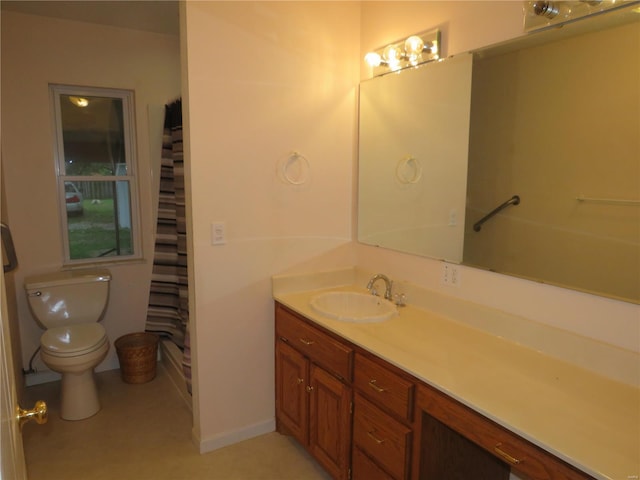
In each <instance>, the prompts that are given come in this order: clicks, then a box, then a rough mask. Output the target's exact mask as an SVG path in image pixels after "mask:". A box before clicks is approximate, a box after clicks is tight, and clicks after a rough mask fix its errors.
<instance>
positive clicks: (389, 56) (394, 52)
mask: <svg viewBox="0 0 640 480" xmlns="http://www.w3.org/2000/svg"><path fill="white" fill-rule="evenodd" d="M382 56H383V57H384V59H385V60H386V61H387V62H389V63H398V62H399V61H400V60H402V57H403V56H404V52H403V51H402V50H400V49H399V48H398V47H397V46H396V45H388V46H387V47H386V48H385V49H384V51H383V52H382Z"/></svg>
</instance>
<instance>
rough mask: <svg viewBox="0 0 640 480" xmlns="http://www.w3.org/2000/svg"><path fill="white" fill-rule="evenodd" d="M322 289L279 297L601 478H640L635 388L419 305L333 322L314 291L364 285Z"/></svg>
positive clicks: (639, 406)
mask: <svg viewBox="0 0 640 480" xmlns="http://www.w3.org/2000/svg"><path fill="white" fill-rule="evenodd" d="M324 287H325V288H324V290H307V291H302V292H300V291H297V292H287V291H286V289H284V290H283V291H277V290H276V289H275V288H274V298H275V300H277V301H278V302H280V303H282V304H283V305H285V306H287V307H289V308H291V309H292V310H294V311H296V312H298V313H299V314H301V315H303V316H305V317H307V318H309V319H310V320H312V321H314V322H316V323H317V324H318V325H321V326H323V327H325V328H327V329H328V330H330V331H332V332H334V333H336V334H338V335H340V336H342V337H343V338H345V339H347V340H348V341H350V342H352V343H354V344H356V345H358V346H360V347H362V348H364V349H366V350H368V351H370V352H372V353H374V354H376V355H378V356H379V357H381V358H383V359H384V360H386V361H388V362H389V363H391V364H394V365H396V366H398V367H400V368H402V369H403V370H405V371H406V372H408V373H410V374H412V375H413V376H415V377H417V378H419V379H420V380H422V381H424V382H425V383H427V384H429V385H431V386H433V387H435V388H437V389H438V390H440V391H442V392H445V393H447V394H448V395H449V396H451V397H453V398H455V399H457V400H459V401H460V402H462V403H464V404H465V405H467V406H469V407H471V408H472V409H474V410H475V411H477V412H479V413H481V414H483V415H485V416H486V417H488V418H490V419H492V420H494V421H495V422H497V423H498V424H500V425H502V426H504V427H506V428H508V429H509V430H511V431H513V432H515V433H517V434H518V435H520V436H522V437H524V438H526V439H527V440H529V441H531V442H532V443H534V444H536V445H538V446H540V447H542V448H543V449H545V450H547V451H549V452H551V453H553V454H554V455H556V456H557V457H559V458H561V459H563V460H565V461H566V462H568V463H569V464H571V465H574V466H575V467H577V468H579V469H580V470H582V471H584V472H586V473H588V474H590V475H592V476H594V477H595V478H598V479H611V480H630V479H637V478H639V477H638V475H640V390H639V389H638V388H636V387H634V386H631V385H627V384H625V383H621V382H618V381H616V380H612V379H609V378H607V377H604V376H602V375H598V374H595V373H593V372H590V371H589V370H587V369H584V368H581V367H579V366H576V365H572V364H571V363H568V362H565V361H562V360H558V359H556V358H553V357H551V356H548V355H545V354H543V353H541V352H539V351H536V350H534V349H532V348H528V347H526V346H523V345H521V344H518V343H515V342H513V341H510V340H507V339H505V338H502V337H501V336H497V335H495V334H491V333H487V332H485V331H483V330H481V329H478V328H474V327H472V326H469V325H467V324H465V323H462V322H458V321H455V320H453V319H451V318H447V316H445V315H443V314H441V313H435V312H432V311H429V310H426V309H424V308H417V307H415V306H413V305H408V306H406V307H402V308H400V309H399V311H400V313H399V315H398V316H396V317H395V318H392V319H390V320H387V321H384V322H380V323H360V324H357V323H348V322H342V321H338V320H333V319H331V318H329V317H325V316H323V315H320V314H318V313H316V312H315V311H313V310H312V309H311V307H310V305H309V301H310V298H311V297H312V296H313V295H315V294H317V293H318V292H319V291H360V292H365V291H366V290H365V289H364V288H361V287H356V286H348V285H347V286H341V287H329V288H326V285H325V286H324Z"/></svg>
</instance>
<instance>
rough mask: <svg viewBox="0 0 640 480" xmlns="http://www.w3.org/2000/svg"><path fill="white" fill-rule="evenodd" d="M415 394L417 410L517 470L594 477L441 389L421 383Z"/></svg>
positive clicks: (573, 479) (572, 479)
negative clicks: (454, 398)
mask: <svg viewBox="0 0 640 480" xmlns="http://www.w3.org/2000/svg"><path fill="white" fill-rule="evenodd" d="M417 397H418V398H417V405H418V407H417V408H418V409H419V410H420V411H424V412H426V413H428V414H429V415H431V416H433V417H434V418H436V419H437V420H439V421H440V422H442V423H444V424H445V425H447V426H448V427H449V428H450V429H452V430H454V431H456V432H458V433H460V434H461V435H463V436H464V437H466V438H468V439H469V440H471V441H472V442H474V443H475V444H476V445H478V446H480V447H482V448H483V449H484V450H486V451H487V452H489V453H491V454H493V455H494V456H495V457H497V458H499V459H500V460H501V461H503V462H504V463H506V464H507V465H509V467H510V468H511V470H512V471H514V472H516V473H522V474H524V475H526V476H527V477H528V478H529V477H530V478H535V479H541V480H542V479H549V480H555V479H562V480H587V479H590V480H591V479H593V477H591V476H589V475H587V474H585V473H583V472H580V471H579V470H577V469H575V468H574V467H572V466H571V465H569V464H567V463H565V462H564V461H562V460H561V459H559V458H557V457H555V456H554V455H552V454H551V453H549V452H547V451H545V450H543V449H541V448H540V447H538V446H536V445H534V444H532V443H530V442H528V441H527V440H525V439H524V438H522V437H520V436H518V435H516V434H515V433H513V432H511V431H509V430H507V429H505V428H503V427H501V426H500V425H498V424H496V423H494V422H492V421H491V420H489V419H487V418H485V417H484V416H482V415H480V414H479V413H477V412H475V411H473V410H471V409H470V408H469V407H466V406H465V405H462V404H460V403H458V402H457V401H455V400H453V399H451V398H449V397H447V396H446V395H445V394H443V393H441V392H438V391H436V390H434V389H432V388H429V387H426V386H420V387H419V388H418V393H417Z"/></svg>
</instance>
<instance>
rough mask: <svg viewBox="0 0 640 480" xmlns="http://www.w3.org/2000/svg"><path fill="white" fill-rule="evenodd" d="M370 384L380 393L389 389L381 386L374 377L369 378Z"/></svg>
mask: <svg viewBox="0 0 640 480" xmlns="http://www.w3.org/2000/svg"><path fill="white" fill-rule="evenodd" d="M369 386H370V387H371V388H373V389H374V390H375V391H376V392H378V393H382V392H386V391H387V390H386V389H384V388H382V387H379V386H378V385H377V384H376V379H375V378H372V379H371V380H369Z"/></svg>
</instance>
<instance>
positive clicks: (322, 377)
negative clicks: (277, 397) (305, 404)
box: [309, 364, 351, 480]
mask: <svg viewBox="0 0 640 480" xmlns="http://www.w3.org/2000/svg"><path fill="white" fill-rule="evenodd" d="M310 378H311V384H310V392H309V393H310V398H309V450H310V451H311V454H312V455H313V456H314V457H315V458H316V459H317V460H318V461H319V462H320V463H321V464H322V465H323V466H324V468H325V469H326V470H327V471H328V472H329V474H330V475H331V476H332V477H333V478H335V479H336V480H343V479H347V478H348V476H349V454H350V451H351V422H350V419H351V389H350V388H349V387H347V386H346V385H344V384H343V383H342V382H340V381H339V380H338V379H337V378H335V377H333V376H332V375H330V374H328V373H327V372H326V371H325V370H323V369H322V368H320V367H318V366H316V365H313V364H312V365H311V367H310Z"/></svg>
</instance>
